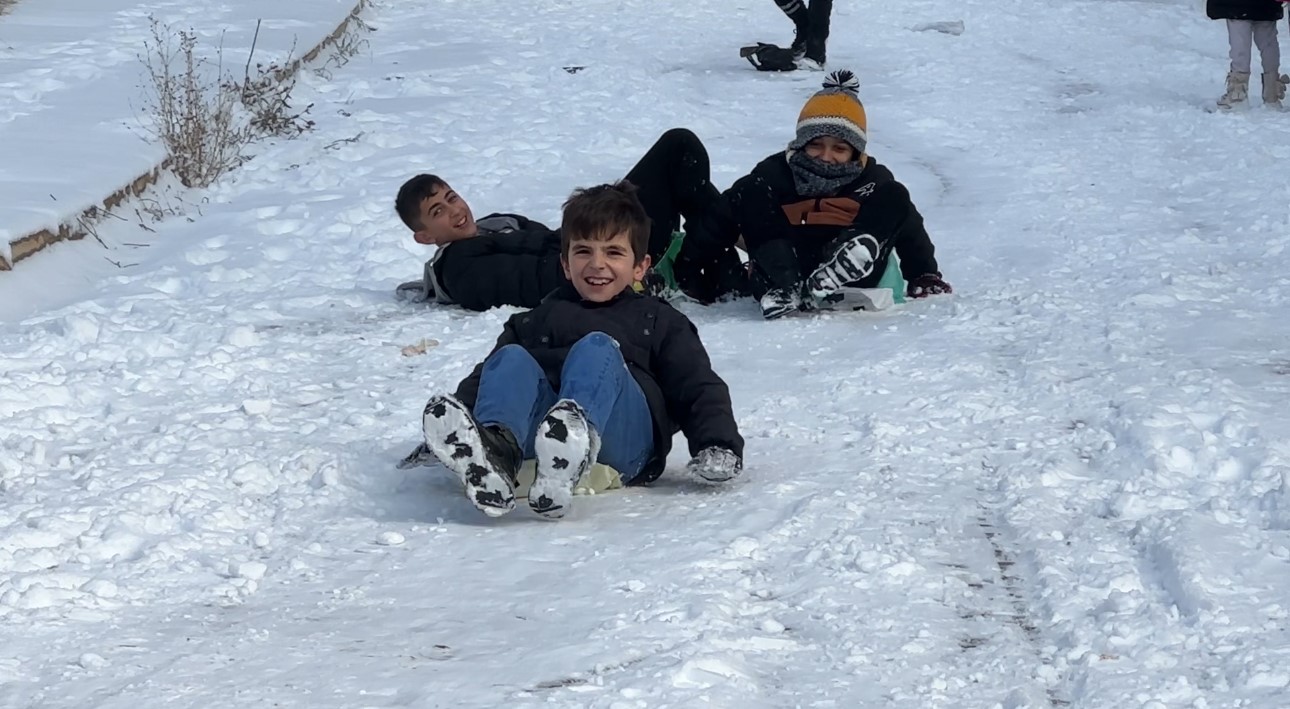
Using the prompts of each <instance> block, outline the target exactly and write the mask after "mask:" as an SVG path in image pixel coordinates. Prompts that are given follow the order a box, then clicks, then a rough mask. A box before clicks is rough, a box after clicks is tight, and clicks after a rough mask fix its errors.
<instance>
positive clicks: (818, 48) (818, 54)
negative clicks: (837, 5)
mask: <svg viewBox="0 0 1290 709" xmlns="http://www.w3.org/2000/svg"><path fill="white" fill-rule="evenodd" d="M832 15H833V0H811V7H810V9H809V10H807V16H808V17H809V18H810V20H809V22H808V23H807V28H808V32H807V37H806V42H805V51H804V52H803V56H802V57H800V58H801V59H802V60H803V61H800V62H798V67H799V68H801V69H823V68H824V60H825V45H826V44H828V40H829V20H830V19H831V16H832Z"/></svg>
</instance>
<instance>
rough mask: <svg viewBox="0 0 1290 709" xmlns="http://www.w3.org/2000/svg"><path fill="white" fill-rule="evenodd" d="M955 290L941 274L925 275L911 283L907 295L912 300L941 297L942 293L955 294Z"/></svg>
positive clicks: (938, 272) (906, 290)
mask: <svg viewBox="0 0 1290 709" xmlns="http://www.w3.org/2000/svg"><path fill="white" fill-rule="evenodd" d="M953 292H954V289H953V288H951V287H950V284H948V283H946V282H945V279H943V278H941V272H940V271H937V272H936V273H924V274H923V275H921V276H919V277H918V278H915V279H914V280H912V281H910V282H909V287H908V288H906V289H905V294H906V295H908V296H909V297H910V298H926V297H927V296H929V295H940V294H942V293H953Z"/></svg>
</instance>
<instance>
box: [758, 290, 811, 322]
mask: <svg viewBox="0 0 1290 709" xmlns="http://www.w3.org/2000/svg"><path fill="white" fill-rule="evenodd" d="M759 304H760V305H761V316H762V317H763V318H766V319H767V320H774V319H775V318H782V317H784V316H785V315H788V314H789V313H792V312H796V311H797V310H798V309H799V308H801V307H802V296H801V295H800V294H799V293H798V291H797V289H796V288H792V289H790V288H771V289H770V290H768V291H766V295H763V296H762V297H761V301H760V302H759Z"/></svg>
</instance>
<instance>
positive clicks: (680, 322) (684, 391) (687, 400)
mask: <svg viewBox="0 0 1290 709" xmlns="http://www.w3.org/2000/svg"><path fill="white" fill-rule="evenodd" d="M658 325H660V326H661V327H662V330H663V333H662V337H660V338H659V340H658V350H657V351H656V352H655V353H654V361H655V362H656V363H657V364H656V365H655V367H654V369H655V371H654V376H655V379H656V381H658V384H659V388H660V389H661V390H662V391H663V398H664V400H666V401H667V408H668V416H669V417H670V418H671V419H672V420H673V421H676V422H677V424H679V425H680V426H681V432H682V433H684V434H685V439H686V441H687V442H688V443H689V444H690V455H691V456H693V455H696V454H697V453H698V452H699V451H701V450H703V449H704V448H707V447H709V446H720V447H722V448H726V449H728V450H731V451H734V452H735V453H736V454H737V455H739V456H740V457H743V454H744V439H743V437H742V436H740V435H739V426H738V425H737V424H736V423H735V416H734V409H733V406H732V405H731V403H730V388H729V387H727V386H726V383H725V381H723V380H722V379H721V377H719V376H717V373H716V372H714V371H712V362H711V361H710V360H709V359H708V351H707V350H706V349H704V347H703V342H702V341H701V340H700V339H699V332H698V330H696V329H695V327H694V323H692V322H690V319H689V318H687V317H685V316H684V315H682V314H681V313H680V312H679V311H677V310H675V309H673V308H672V307H671V306H667V305H665V306H664V312H663V313H660V317H659V322H658Z"/></svg>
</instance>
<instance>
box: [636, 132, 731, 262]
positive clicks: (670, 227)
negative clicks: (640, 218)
mask: <svg viewBox="0 0 1290 709" xmlns="http://www.w3.org/2000/svg"><path fill="white" fill-rule="evenodd" d="M627 181H628V182H631V183H632V184H634V185H636V187H637V189H638V190H639V192H638V193H637V197H639V198H640V201H641V204H642V205H643V206H644V207H645V212H646V213H647V214H649V218H650V237H649V253H650V256H651V257H652V258H654V259H655V260H657V259H658V258H659V257H660V256H662V255H663V252H664V251H666V250H667V247H668V244H669V243H671V241H672V232H673V231H675V230H676V229H677V228H678V227H680V224H681V222H680V219H681V217H685V220H686V222H687V224H688V223H690V222H698V221H700V220H701V219H702V218H703V215H704V214H705V213H706V212H707V211H708V210H709V209H711V208H712V206H713V204H715V202H716V201H717V198H718V196H719V193H718V191H717V188H716V187H714V186H713V185H712V179H711V166H710V164H709V162H708V151H707V149H706V148H704V147H703V143H702V141H700V140H699V137H698V136H696V135H695V134H694V133H693V132H691V131H689V130H686V129H685V128H673V129H672V130H669V131H667V132H666V133H664V134H663V135H662V136H660V137H659V139H658V140H657V141H655V143H654V145H653V147H651V148H650V149H649V150H648V151H646V153H645V155H643V156H642V157H641V159H640V161H639V162H637V163H636V166H635V167H633V168H632V169H631V171H630V172H628V173H627Z"/></svg>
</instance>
